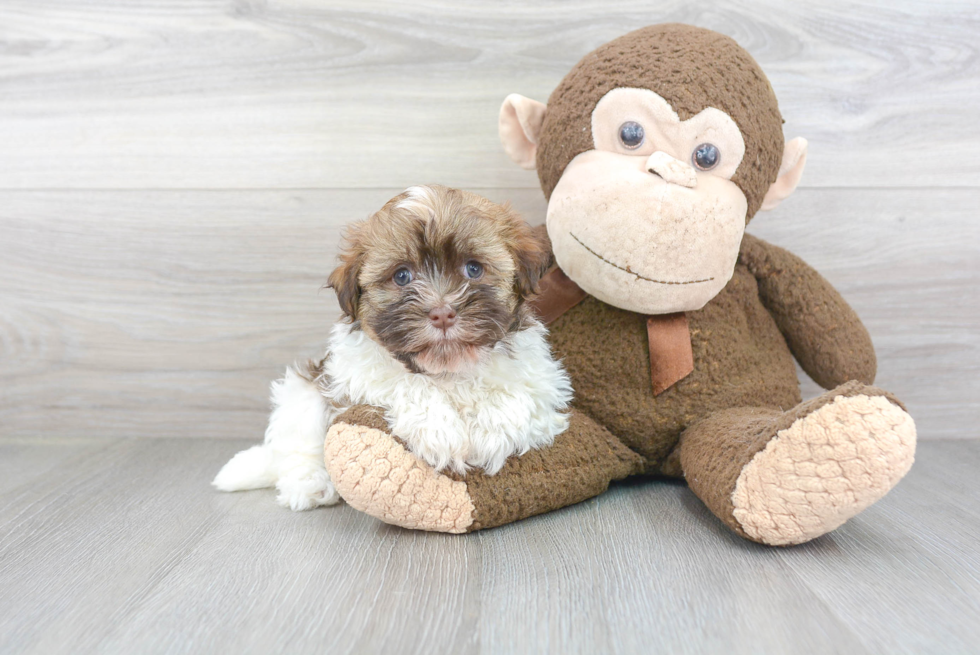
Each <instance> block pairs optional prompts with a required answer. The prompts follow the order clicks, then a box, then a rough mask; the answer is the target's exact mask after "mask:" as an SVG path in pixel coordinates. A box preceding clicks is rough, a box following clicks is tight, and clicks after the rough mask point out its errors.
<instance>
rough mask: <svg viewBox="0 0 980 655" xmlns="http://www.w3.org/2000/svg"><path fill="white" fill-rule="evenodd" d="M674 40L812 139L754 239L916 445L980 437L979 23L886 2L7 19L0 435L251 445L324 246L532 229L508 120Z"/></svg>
mask: <svg viewBox="0 0 980 655" xmlns="http://www.w3.org/2000/svg"><path fill="white" fill-rule="evenodd" d="M663 21H678V22H686V23H693V24H698V25H703V26H706V27H710V28H713V29H716V30H718V31H721V32H724V33H726V34H729V35H731V36H733V37H734V38H736V39H737V40H738V41H739V42H740V43H742V44H743V45H744V46H745V47H747V48H748V49H749V51H751V52H752V53H753V55H754V56H755V57H756V58H757V59H758V60H759V62H760V63H761V64H762V66H763V68H764V69H765V70H766V71H767V73H768V75H769V76H770V79H771V81H772V83H773V86H774V88H775V89H776V92H777V95H778V96H779V98H780V102H781V108H782V112H783V114H784V116H785V118H786V133H787V136H790V137H792V136H797V135H801V136H805V137H807V138H808V139H809V141H810V157H809V161H808V167H807V171H806V174H805V176H804V181H803V184H802V188H801V190H800V191H799V192H798V193H797V195H796V196H794V197H793V198H791V199H790V200H788V201H787V202H785V203H784V204H783V205H782V206H781V207H780V208H779V209H777V210H776V211H774V212H772V213H770V214H764V215H760V216H759V217H758V218H757V219H756V220H754V221H753V223H752V225H751V226H750V231H752V232H754V233H755V234H758V235H759V236H762V237H763V238H766V239H770V240H772V241H774V242H776V243H778V244H780V245H783V246H785V247H788V248H790V249H791V250H793V251H794V252H796V253H798V254H800V255H801V256H802V257H804V258H805V259H806V260H807V261H809V262H810V263H811V264H813V265H814V266H816V267H817V268H818V269H819V270H820V271H821V272H823V273H824V274H825V275H826V276H827V277H828V278H829V279H830V280H831V281H832V282H834V283H835V284H836V285H837V286H838V287H839V288H840V289H841V290H842V292H843V293H844V294H845V297H847V298H848V300H849V301H851V302H852V304H853V305H854V306H855V308H856V309H858V311H859V312H860V313H861V315H862V317H863V318H864V319H865V321H866V323H867V324H868V327H869V329H870V331H871V333H872V335H873V337H874V339H875V343H876V345H877V347H878V351H879V362H880V363H879V371H880V374H879V383H880V384H881V386H884V387H886V388H888V389H891V390H893V391H895V392H896V393H898V394H899V395H900V396H901V397H902V398H903V400H905V401H906V402H907V403H908V405H909V407H910V409H911V411H912V413H913V415H914V416H915V417H916V418H917V420H918V422H919V429H920V437H921V438H924V439H930V438H939V437H953V438H975V437H977V436H978V432H977V430H976V423H977V419H978V418H980V400H978V398H980V309H978V308H980V303H978V300H980V298H978V291H977V288H978V283H980V216H978V213H980V210H978V207H980V184H978V175H980V122H978V120H977V117H978V116H980V83H978V81H980V56H978V51H977V50H978V46H977V35H978V34H980V9H978V7H977V5H976V4H975V3H971V2H960V3H957V2H926V1H921V2H912V1H905V0H903V1H902V2H895V3H888V4H887V5H883V4H881V3H868V4H866V5H861V4H855V3H845V2H821V3H782V2H758V1H755V2H745V3H739V4H738V5H737V6H732V5H731V3H726V2H697V3H690V2H658V3H651V2H637V1H628V2H627V1H616V0H613V1H606V2H557V1H556V0H555V1H548V2H538V3H534V4H533V5H531V4H529V3H519V2H503V3H483V2H476V1H466V2H457V1H453V2H449V1H438V0H427V1H424V2H414V3H410V4H409V3H387V2H380V1H371V2H366V1H359V2H354V1H352V0H347V1H341V2H330V3H325V2H316V1H314V0H283V1H280V2H262V1H259V0H255V1H244V0H243V1H238V2H228V1H218V0H179V1H176V2H174V1H168V2H141V1H138V0H130V1H122V0H119V1H111V0H92V1H91V2H86V3H78V2H75V1H74V0H43V1H41V0H5V1H4V2H3V4H2V5H0V425H2V426H3V427H2V428H0V435H5V436H20V437H32V436H39V435H47V436H65V437H80V436H89V437H91V436H129V437H156V436H186V437H229V438H230V437H255V438H258V437H259V436H260V435H261V433H262V429H263V424H264V420H265V413H266V410H267V399H266V391H267V386H268V383H269V381H270V380H271V379H272V378H273V377H275V375H276V374H277V371H278V370H280V369H281V367H282V366H283V365H284V364H286V363H288V362H289V361H291V360H292V359H294V358H296V357H301V356H305V355H309V354H313V353H315V352H316V351H317V350H318V349H319V348H320V347H321V345H322V342H323V336H324V334H325V332H326V329H327V326H328V325H329V323H330V322H331V321H333V320H334V319H335V318H336V316H337V314H338V311H337V306H336V303H335V301H334V299H333V297H332V293H330V292H329V291H321V290H320V289H319V287H320V285H322V283H323V282H324V280H325V278H326V274H327V273H328V271H329V270H330V268H331V266H332V263H333V258H334V256H335V253H336V242H337V238H338V234H339V231H340V229H341V227H342V225H343V224H344V223H345V222H347V221H349V220H352V219H356V218H361V217H363V216H366V215H368V214H369V213H370V212H372V211H373V210H375V209H377V208H378V207H379V206H380V205H381V204H382V203H383V202H384V200H386V199H387V198H389V197H390V196H392V195H394V194H395V193H397V192H398V191H399V190H400V189H401V188H404V187H405V186H407V185H410V184H414V183H424V182H440V183H445V184H449V185H454V186H460V187H464V188H467V189H471V190H474V191H478V192H480V193H484V194H485V195H488V196H489V197H491V198H493V199H495V200H508V199H509V200H512V201H513V203H514V204H515V206H517V207H518V208H519V209H520V210H522V211H523V212H524V213H525V215H526V216H527V217H528V219H529V220H530V221H532V222H535V223H538V222H541V221H542V220H543V217H544V210H545V204H544V201H543V198H542V197H541V192H540V190H539V189H538V188H537V179H536V176H535V175H534V174H533V173H529V172H526V171H521V170H520V169H518V168H516V167H515V166H513V165H512V164H511V163H510V162H509V160H508V159H507V158H506V156H505V155H504V154H503V152H502V150H501V148H500V145H499V142H498V139H497V134H496V116H497V110H498V108H499V105H500V102H501V100H502V99H503V97H504V96H505V95H506V94H507V93H510V92H518V93H522V94H524V95H527V96H530V97H534V98H537V99H541V100H546V99H547V97H548V95H549V93H550V91H551V90H552V89H553V88H554V86H555V85H556V84H557V82H558V81H559V80H560V79H561V77H562V76H563V75H564V73H565V72H567V70H568V69H569V68H570V67H571V66H572V65H573V64H574V63H575V62H576V61H577V60H578V59H579V58H580V57H581V56H582V55H584V54H585V53H586V52H588V51H589V50H591V49H592V48H594V47H595V46H598V45H600V44H601V43H604V42H606V41H608V40H610V39H612V38H614V37H616V36H618V35H620V34H622V33H625V32H627V31H629V30H631V29H634V28H636V27H640V26H642V25H646V24H649V23H655V22H663ZM804 386H805V390H806V391H805V393H806V394H807V395H810V394H813V393H815V392H816V387H815V385H813V384H812V383H811V382H809V381H805V384H804Z"/></svg>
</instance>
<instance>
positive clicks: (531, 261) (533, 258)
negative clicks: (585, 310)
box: [514, 219, 553, 300]
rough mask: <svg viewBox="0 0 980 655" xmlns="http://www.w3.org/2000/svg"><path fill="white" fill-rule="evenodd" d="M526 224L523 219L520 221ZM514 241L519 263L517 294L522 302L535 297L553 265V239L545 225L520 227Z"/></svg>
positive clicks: (515, 254)
mask: <svg viewBox="0 0 980 655" xmlns="http://www.w3.org/2000/svg"><path fill="white" fill-rule="evenodd" d="M519 220H520V221H521V223H524V220H523V219H519ZM520 227H521V229H519V230H518V232H517V238H516V239H515V241H514V260H515V262H516V263H517V293H518V295H519V296H520V298H521V300H524V299H525V298H527V297H529V296H532V295H534V292H535V291H536V290H537V287H538V281H539V280H541V276H542V275H544V274H545V273H547V272H548V269H549V268H551V265H552V263H553V256H552V254H551V239H549V238H548V231H547V229H545V226H544V225H540V226H538V227H535V228H531V227H530V226H528V225H527V224H526V223H524V224H523V225H521V226H520Z"/></svg>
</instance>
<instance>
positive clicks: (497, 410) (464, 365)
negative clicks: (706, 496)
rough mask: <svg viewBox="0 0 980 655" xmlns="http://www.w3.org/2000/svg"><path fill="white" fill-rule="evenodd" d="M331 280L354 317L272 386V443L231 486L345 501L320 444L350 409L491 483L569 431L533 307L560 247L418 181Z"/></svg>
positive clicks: (557, 372) (268, 440)
mask: <svg viewBox="0 0 980 655" xmlns="http://www.w3.org/2000/svg"><path fill="white" fill-rule="evenodd" d="M346 236H347V246H346V248H345V250H344V251H343V252H342V254H341V256H340V259H341V264H340V266H339V267H338V268H337V269H336V270H334V271H333V273H332V274H331V275H330V281H329V285H328V286H330V287H331V288H333V289H334V291H335V292H336V293H337V299H338V301H339V303H340V307H341V309H342V310H343V312H344V319H342V320H341V321H340V322H339V323H337V324H336V325H335V326H334V327H333V330H332V332H331V334H330V339H329V342H328V347H327V353H326V355H325V356H324V357H323V358H322V359H321V360H319V361H311V362H309V363H307V364H306V365H304V366H301V367H296V368H287V369H286V375H285V377H284V378H283V379H282V380H279V381H278V382H276V383H274V384H273V385H272V403H273V412H272V415H271V417H270V419H269V427H268V429H267V430H266V433H265V442H264V443H263V444H262V445H259V446H255V447H253V448H250V449H248V450H245V451H242V452H240V453H238V454H237V455H235V457H233V458H232V459H231V461H229V462H228V463H227V464H226V465H225V466H224V468H222V469H221V471H220V472H219V473H218V476H217V477H216V478H215V479H214V482H213V484H214V486H215V487H217V488H218V489H220V490H222V491H237V490H242V489H257V488H262V487H270V486H273V485H275V486H276V488H277V489H278V491H279V496H278V502H279V503H280V504H281V505H284V506H287V507H290V508H292V509H293V510H305V509H310V508H312V507H316V506H318V505H332V504H334V503H336V502H338V501H339V496H338V495H337V492H336V491H335V489H334V487H333V484H332V483H331V481H330V477H329V475H328V474H327V472H326V470H325V468H324V464H323V441H324V438H325V435H326V433H327V429H328V428H329V427H330V425H331V423H332V422H333V420H334V419H335V418H336V417H337V416H338V415H339V414H340V413H341V412H343V411H344V410H345V409H346V408H347V407H349V406H351V405H355V404H368V405H375V406H378V407H381V408H382V409H383V410H384V411H385V418H386V420H387V422H388V425H389V427H390V428H391V431H392V433H393V434H395V435H397V436H398V437H400V438H401V439H403V440H404V441H405V443H406V444H407V446H408V448H409V449H410V450H411V451H412V452H413V453H415V454H416V455H417V456H418V457H420V458H422V459H423V460H425V461H426V462H428V463H429V464H430V465H432V466H433V467H434V468H436V469H437V470H443V469H447V468H448V469H451V470H453V471H456V472H458V473H465V472H466V471H467V470H468V469H470V468H472V467H475V468H480V469H483V470H484V471H486V472H487V473H488V474H490V475H493V474H494V473H496V472H497V471H499V470H500V468H501V467H502V466H503V465H504V462H505V461H506V460H507V458H508V457H510V456H511V455H520V454H523V453H525V452H527V451H528V450H529V449H532V448H541V447H544V446H548V445H550V444H551V443H552V441H553V440H554V438H555V436H556V435H558V434H560V433H561V432H562V431H564V430H565V428H566V427H567V426H568V416H567V414H566V413H565V410H566V409H567V407H568V403H569V402H570V401H571V397H572V390H571V383H570V381H569V378H568V375H567V374H566V372H565V371H564V369H563V368H562V367H561V365H560V364H559V363H558V362H556V361H555V360H554V358H553V357H552V355H551V349H550V347H549V345H548V342H547V341H546V339H545V329H544V327H543V326H542V325H541V323H540V322H538V320H537V319H536V318H534V316H533V315H532V314H531V312H530V309H529V308H528V307H527V306H526V305H525V304H524V301H525V299H526V298H527V297H528V296H530V295H531V294H533V292H534V288H535V285H536V284H537V282H538V279H539V278H540V276H541V275H542V274H543V273H544V271H545V269H546V268H547V266H548V263H549V259H550V249H549V248H548V246H547V244H546V243H544V242H543V241H542V239H540V238H538V237H536V236H535V234H534V233H533V232H532V231H531V229H530V228H529V227H528V225H527V224H526V223H525V222H524V221H523V220H522V219H521V218H520V217H519V216H518V215H517V214H515V213H514V212H512V211H511V210H510V209H509V208H507V207H506V206H503V207H502V206H500V205H496V204H494V203H492V202H490V201H489V200H487V199H486V198H482V197H480V196H477V195H474V194H472V193H467V192H465V191H460V190H457V189H449V188H446V187H441V186H416V187H411V188H409V189H408V190H406V191H405V192H404V193H402V194H400V195H398V196H396V197H395V198H393V199H392V200H390V201H388V203H387V204H385V206H384V207H382V208H381V210H380V211H379V212H377V213H376V214H374V215H373V216H371V217H370V218H369V219H367V220H366V221H363V222H360V223H355V224H354V225H352V226H351V227H350V228H349V229H348V232H347V235H346Z"/></svg>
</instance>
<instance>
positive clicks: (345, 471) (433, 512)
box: [324, 422, 474, 533]
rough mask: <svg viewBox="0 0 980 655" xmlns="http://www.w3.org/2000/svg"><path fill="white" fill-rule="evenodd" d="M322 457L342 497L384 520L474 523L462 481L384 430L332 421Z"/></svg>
mask: <svg viewBox="0 0 980 655" xmlns="http://www.w3.org/2000/svg"><path fill="white" fill-rule="evenodd" d="M324 461H325V463H326V466H327V472H328V473H329V474H330V478H331V479H332V480H333V483H334V486H335V487H336V489H337V491H338V493H340V496H341V498H343V499H344V500H345V501H347V504H348V505H350V506H351V507H353V508H354V509H357V510H360V511H362V512H364V513H365V514H369V515H371V516H373V517H375V518H377V519H380V520H382V521H384V522H385V523H391V524H393V525H398V526H401V527H403V528H411V529H415V530H432V531H435V532H452V533H461V532H466V531H467V529H468V528H470V526H471V525H472V524H473V516H474V507H473V502H472V500H471V499H470V495H469V493H468V492H467V490H466V483H465V482H460V481H458V480H453V479H452V478H449V477H447V476H445V475H442V474H440V473H437V472H436V471H435V470H434V469H433V468H432V467H431V466H429V465H428V464H426V463H425V462H423V461H422V460H420V459H418V458H417V457H415V456H414V455H413V454H412V453H410V452H408V451H407V450H406V449H405V447H404V446H402V445H401V444H400V443H399V442H398V441H396V440H395V439H394V438H392V436H391V435H389V434H387V433H386V432H383V431H381V430H378V429H375V428H371V427H367V426H363V425H352V424H349V423H340V422H338V423H335V424H334V425H333V426H332V427H331V428H330V430H329V431H328V433H327V439H326V443H325V445H324Z"/></svg>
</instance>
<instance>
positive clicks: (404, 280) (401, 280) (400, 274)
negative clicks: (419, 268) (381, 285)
mask: <svg viewBox="0 0 980 655" xmlns="http://www.w3.org/2000/svg"><path fill="white" fill-rule="evenodd" d="M391 279H392V280H393V281H394V283H395V284H397V285H398V286H400V287H403V286H405V285H406V284H408V283H409V282H411V281H412V272H411V271H410V270H408V269H407V268H404V267H402V268H399V269H398V270H397V271H395V274H394V275H392V276H391Z"/></svg>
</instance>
